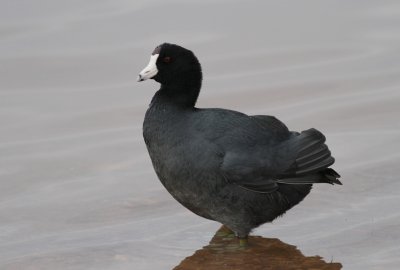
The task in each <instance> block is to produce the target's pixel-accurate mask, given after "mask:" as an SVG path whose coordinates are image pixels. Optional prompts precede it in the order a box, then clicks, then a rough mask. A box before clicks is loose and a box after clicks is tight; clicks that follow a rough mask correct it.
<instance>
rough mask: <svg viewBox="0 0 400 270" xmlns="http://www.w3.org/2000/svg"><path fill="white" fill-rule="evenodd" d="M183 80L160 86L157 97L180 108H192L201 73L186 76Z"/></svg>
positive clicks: (197, 92) (196, 96) (199, 84)
mask: <svg viewBox="0 0 400 270" xmlns="http://www.w3.org/2000/svg"><path fill="white" fill-rule="evenodd" d="M182 77H184V80H180V81H178V82H173V83H168V84H162V85H161V89H160V91H159V93H158V94H159V95H161V96H162V97H163V99H165V98H166V99H167V100H168V101H169V102H172V103H174V104H176V105H178V106H180V107H192V108H193V107H194V106H195V105H196V101H197V98H198V96H199V93H200V88H201V79H202V78H201V71H200V72H198V73H197V72H196V73H192V74H186V75H185V76H182Z"/></svg>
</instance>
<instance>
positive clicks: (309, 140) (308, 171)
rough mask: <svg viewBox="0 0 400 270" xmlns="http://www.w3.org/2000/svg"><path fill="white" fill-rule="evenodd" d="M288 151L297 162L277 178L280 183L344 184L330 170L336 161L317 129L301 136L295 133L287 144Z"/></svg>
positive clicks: (305, 132) (306, 131)
mask: <svg viewBox="0 0 400 270" xmlns="http://www.w3.org/2000/svg"><path fill="white" fill-rule="evenodd" d="M286 146H287V149H288V151H291V152H292V153H294V155H295V161H294V163H293V164H292V165H291V166H290V168H289V169H287V170H286V171H285V172H284V173H282V174H280V175H279V176H278V177H277V178H278V180H277V182H278V183H285V184H314V183H329V184H338V185H341V184H342V183H341V182H340V181H339V180H338V178H340V175H339V174H338V173H337V172H336V171H335V170H333V169H332V168H329V166H331V165H332V164H333V163H334V162H335V159H334V158H333V157H332V156H331V152H330V151H329V149H328V146H327V145H326V144H325V136H324V135H323V134H322V133H321V132H319V131H318V130H316V129H313V128H311V129H308V130H305V131H303V132H301V133H300V134H298V133H293V137H292V139H290V140H289V142H288V143H287V145H286Z"/></svg>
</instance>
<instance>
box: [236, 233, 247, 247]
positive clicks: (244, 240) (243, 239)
mask: <svg viewBox="0 0 400 270" xmlns="http://www.w3.org/2000/svg"><path fill="white" fill-rule="evenodd" d="M238 238H239V246H240V247H247V246H248V245H249V238H248V236H247V235H246V236H245V237H240V236H238Z"/></svg>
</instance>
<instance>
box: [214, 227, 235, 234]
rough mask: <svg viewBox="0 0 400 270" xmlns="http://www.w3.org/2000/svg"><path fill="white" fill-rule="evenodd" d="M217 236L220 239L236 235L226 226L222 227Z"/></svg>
mask: <svg viewBox="0 0 400 270" xmlns="http://www.w3.org/2000/svg"><path fill="white" fill-rule="evenodd" d="M215 235H216V236H220V237H234V236H235V233H234V232H233V231H232V230H231V229H229V228H228V227H226V226H225V225H222V226H221V228H219V230H218V231H217V233H216V234H215Z"/></svg>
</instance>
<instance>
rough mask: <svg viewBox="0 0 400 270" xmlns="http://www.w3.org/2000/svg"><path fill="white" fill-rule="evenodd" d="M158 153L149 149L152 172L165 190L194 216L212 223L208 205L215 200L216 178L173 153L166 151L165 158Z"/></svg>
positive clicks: (206, 170) (217, 185)
mask: <svg viewBox="0 0 400 270" xmlns="http://www.w3.org/2000/svg"><path fill="white" fill-rule="evenodd" d="M159 149H160V148H159ZM160 150H161V149H160ZM160 152H163V151H157V152H155V151H151V150H149V153H150V157H151V160H152V162H153V167H154V170H155V172H156V174H157V176H158V178H159V180H160V181H161V183H162V184H163V185H164V187H165V188H166V189H167V191H168V192H169V193H170V194H171V195H172V196H173V197H174V198H175V199H176V200H177V201H178V202H179V203H181V204H182V205H183V206H185V207H186V208H187V209H189V210H190V211H192V212H193V213H195V214H197V215H199V216H202V217H204V218H207V219H212V220H214V218H213V217H212V216H213V213H212V211H211V210H210V209H211V208H212V207H210V205H211V204H213V203H214V204H215V202H213V200H216V199H217V198H218V196H215V195H216V194H217V193H218V189H219V181H220V180H219V179H218V176H217V175H213V174H212V173H209V172H210V170H209V169H207V168H198V167H197V165H196V164H191V162H190V161H189V160H188V159H185V158H184V157H183V156H182V155H178V154H177V153H174V151H169V155H168V156H166V155H165V154H164V153H166V152H164V153H160ZM171 157H173V158H171Z"/></svg>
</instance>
